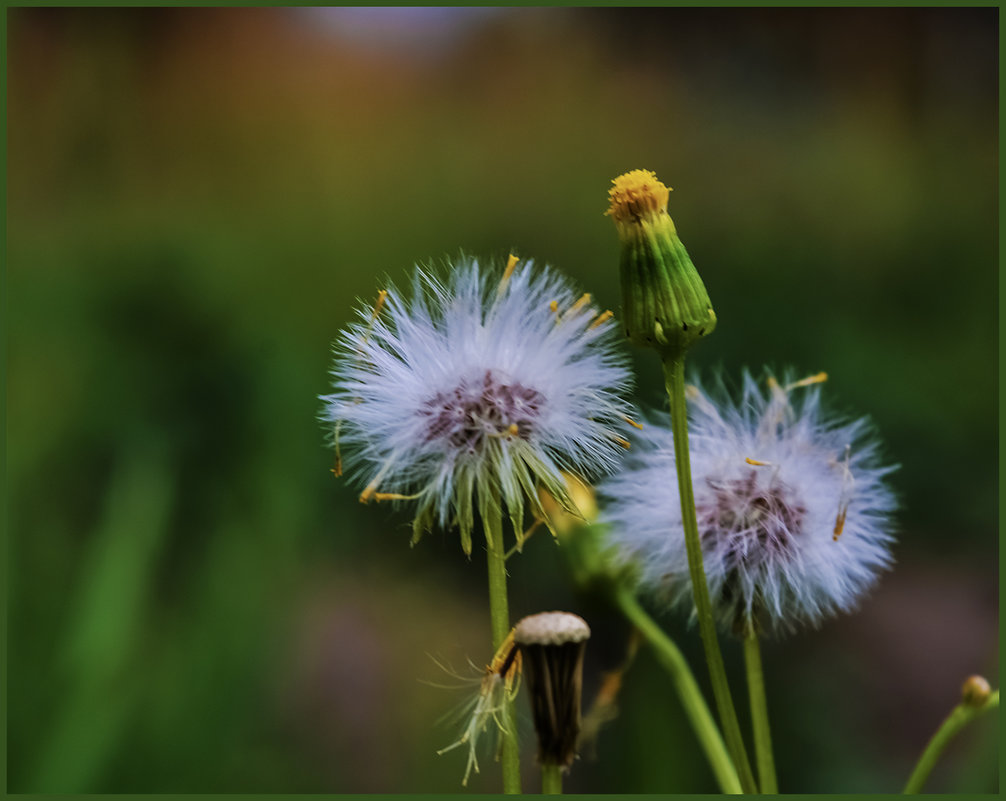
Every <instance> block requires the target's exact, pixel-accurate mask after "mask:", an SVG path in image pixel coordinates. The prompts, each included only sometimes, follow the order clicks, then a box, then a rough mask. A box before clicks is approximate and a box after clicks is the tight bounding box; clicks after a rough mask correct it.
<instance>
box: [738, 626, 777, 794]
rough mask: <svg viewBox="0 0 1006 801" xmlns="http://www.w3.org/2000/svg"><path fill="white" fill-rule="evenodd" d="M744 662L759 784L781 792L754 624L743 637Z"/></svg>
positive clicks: (767, 788)
mask: <svg viewBox="0 0 1006 801" xmlns="http://www.w3.org/2000/svg"><path fill="white" fill-rule="evenodd" d="M744 665H745V666H746V667H747V674H748V697H749V698H750V699H751V728H752V730H753V731H754V746H755V761H756V762H757V764H758V784H759V786H760V787H761V791H762V792H763V793H772V794H774V793H778V792H779V785H778V783H777V782H776V776H775V760H774V759H773V758H772V733H771V731H770V730H769V725H768V703H767V701H766V700H765V676H764V674H763V673H762V668H761V647H760V644H759V642H758V634H757V632H755V630H754V627H751V629H750V631H749V632H748V634H747V636H746V637H745V638H744Z"/></svg>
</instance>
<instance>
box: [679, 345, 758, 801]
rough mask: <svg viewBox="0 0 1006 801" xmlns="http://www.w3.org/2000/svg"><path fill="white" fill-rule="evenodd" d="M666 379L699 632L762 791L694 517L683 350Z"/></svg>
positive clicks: (719, 697)
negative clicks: (715, 615)
mask: <svg viewBox="0 0 1006 801" xmlns="http://www.w3.org/2000/svg"><path fill="white" fill-rule="evenodd" d="M663 363H664V381H665V383H666V386H667V395H668V397H669V398H670V401H671V431H672V433H673V434H674V457H675V463H676V465H677V471H678V492H679V493H680V494H681V518H682V524H683V526H684V530H685V548H686V550H687V552H688V570H689V573H690V574H691V579H692V594H693V596H694V598H695V612H696V615H697V617H698V621H699V634H701V635H702V646H703V648H704V649H705V653H706V664H707V665H708V666H709V678H710V680H711V681H712V685H713V696H714V697H715V699H716V709H717V711H718V712H719V716H720V723H721V725H722V726H723V736H724V739H725V740H726V743H727V748H728V749H729V751H730V756H731V757H732V758H733V762H734V765H735V766H736V767H737V772H738V774H739V775H740V779H741V786H742V787H743V788H744V792H746V793H757V792H758V787H757V785H756V784H755V780H754V774H753V773H752V772H751V763H750V762H748V756H747V752H746V751H745V749H744V738H743V736H742V735H741V727H740V723H738V722H737V712H736V710H735V709H734V702H733V698H732V697H731V696H730V685H729V684H728V683H727V671H726V667H725V666H724V664H723V654H722V653H721V652H720V644H719V641H718V640H717V639H716V621H715V620H714V618H713V608H712V603H711V602H710V600H709V587H708V586H707V585H706V573H705V569H704V568H703V566H702V544H701V543H700V542H699V526H698V522H697V521H696V519H695V497H694V495H693V493H692V468H691V464H690V461H689V456H688V410H687V408H686V406H685V360H684V356H683V355H681V356H677V357H665V358H664V360H663Z"/></svg>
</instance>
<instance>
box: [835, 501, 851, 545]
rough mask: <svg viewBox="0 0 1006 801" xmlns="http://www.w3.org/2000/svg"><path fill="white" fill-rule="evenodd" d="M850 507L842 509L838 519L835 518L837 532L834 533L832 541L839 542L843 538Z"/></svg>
mask: <svg viewBox="0 0 1006 801" xmlns="http://www.w3.org/2000/svg"><path fill="white" fill-rule="evenodd" d="M848 511H849V509H848V507H847V508H845V509H842V510H841V511H840V512H839V513H838V517H836V518H835V531H834V532H833V533H832V536H831V539H832V541H833V542H838V538H839V537H841V536H842V530H843V529H844V528H845V516H846V514H847V513H848Z"/></svg>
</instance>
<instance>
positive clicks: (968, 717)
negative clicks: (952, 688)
mask: <svg viewBox="0 0 1006 801" xmlns="http://www.w3.org/2000/svg"><path fill="white" fill-rule="evenodd" d="M998 706H999V691H998V690H996V691H995V692H994V693H992V694H991V695H990V696H989V697H988V700H987V701H986V702H985V703H984V704H982V705H981V706H978V707H975V706H970V705H966V704H958V705H957V706H955V707H954V708H953V710H952V711H951V712H950V714H949V715H948V716H947V719H946V720H944V721H943V724H942V725H941V726H940V728H938V729H937V730H936V734H934V735H933V736H932V739H931V740H930V741H929V744H928V745H927V746H926V750H925V751H923V752H922V756H921V757H919V763H918V764H917V765H916V766H915V770H913V771H912V775H911V777H910V778H909V779H908V784H906V785H905V790H904V792H905V794H915V793H919V792H922V787H923V785H925V783H926V779H928V778H929V774H930V773H931V772H932V770H933V768H934V767H935V766H936V763H937V762H938V761H939V758H940V756H941V755H942V754H943V749H945V748H946V747H947V743H949V742H950V741H951V740H952V739H953V738H954V735H956V734H957V732H959V731H960V730H961V729H963V728H964V727H965V726H966V725H967V724H968V723H970V722H971V721H972V720H974V719H975V718H977V717H978V716H979V715H982V714H983V713H985V712H988V711H989V710H990V709H996V708H997V707H998Z"/></svg>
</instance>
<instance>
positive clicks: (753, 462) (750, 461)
mask: <svg viewBox="0 0 1006 801" xmlns="http://www.w3.org/2000/svg"><path fill="white" fill-rule="evenodd" d="M744 461H745V462H747V463H748V464H751V465H754V466H755V467H768V466H769V465H771V464H772V462H762V461H760V460H759V459H752V458H751V457H745V458H744Z"/></svg>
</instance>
